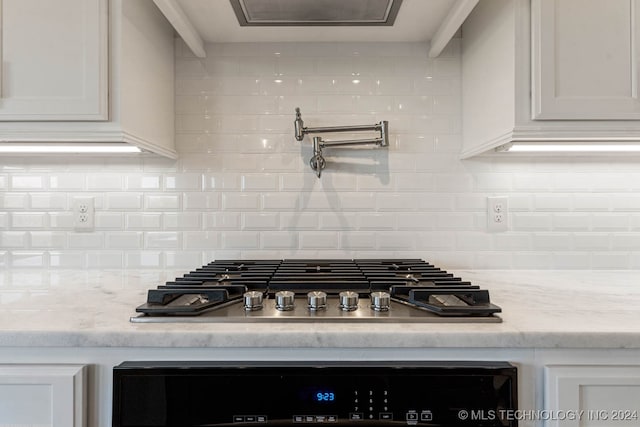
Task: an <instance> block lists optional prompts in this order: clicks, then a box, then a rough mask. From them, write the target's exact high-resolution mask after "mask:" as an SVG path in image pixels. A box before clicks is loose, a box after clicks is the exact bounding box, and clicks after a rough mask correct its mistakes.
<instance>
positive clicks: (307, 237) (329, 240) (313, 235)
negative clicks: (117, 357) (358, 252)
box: [300, 231, 340, 250]
mask: <svg viewBox="0 0 640 427" xmlns="http://www.w3.org/2000/svg"><path fill="white" fill-rule="evenodd" d="M339 247H340V234H339V233H338V232H335V231H322V232H320V231H303V232H301V233H300V249H303V250H309V249H311V250H313V249H318V250H325V249H338V248H339Z"/></svg>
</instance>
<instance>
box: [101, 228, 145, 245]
mask: <svg viewBox="0 0 640 427" xmlns="http://www.w3.org/2000/svg"><path fill="white" fill-rule="evenodd" d="M142 238H143V234H142V232H141V231H122V232H110V233H105V240H106V245H105V246H106V248H107V249H141V248H142Z"/></svg>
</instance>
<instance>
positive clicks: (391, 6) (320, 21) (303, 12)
mask: <svg viewBox="0 0 640 427" xmlns="http://www.w3.org/2000/svg"><path fill="white" fill-rule="evenodd" d="M230 1H231V6H233V10H234V12H235V14H236V17H237V18H238V22H239V23H240V25H241V26H243V27H246V26H309V25H331V26H333V25H346V26H379V25H393V23H394V21H395V19H396V15H397V14H398V9H400V5H401V4H402V0H269V1H265V0H230Z"/></svg>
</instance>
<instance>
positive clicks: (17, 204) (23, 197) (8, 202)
mask: <svg viewBox="0 0 640 427" xmlns="http://www.w3.org/2000/svg"><path fill="white" fill-rule="evenodd" d="M0 209H2V210H13V209H22V210H26V209H29V196H28V195H27V194H26V193H4V194H0Z"/></svg>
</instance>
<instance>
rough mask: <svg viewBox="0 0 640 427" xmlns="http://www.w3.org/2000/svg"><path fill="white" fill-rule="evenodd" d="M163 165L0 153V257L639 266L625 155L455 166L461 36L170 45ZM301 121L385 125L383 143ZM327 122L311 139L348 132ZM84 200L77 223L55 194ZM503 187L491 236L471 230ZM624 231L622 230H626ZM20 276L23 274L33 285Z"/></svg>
mask: <svg viewBox="0 0 640 427" xmlns="http://www.w3.org/2000/svg"><path fill="white" fill-rule="evenodd" d="M176 47H177V48H176V98H175V101H176V102H175V103H176V110H177V114H176V118H175V119H176V144H177V151H178V152H179V153H180V155H179V159H178V160H172V159H166V158H163V157H161V156H156V155H150V154H145V155H142V156H136V157H131V158H117V159H115V158H95V159H88V158H57V159H53V158H46V157H30V158H17V157H15V158H3V159H1V160H0V250H1V252H0V265H2V266H3V267H16V268H25V269H26V268H29V269H34V268H36V269H37V268H47V267H51V268H116V269H119V268H158V269H160V268H176V269H187V268H194V267H196V266H198V265H200V264H202V263H205V262H208V261H210V260H211V259H214V258H225V257H226V258H246V259H250V258H268V257H272V258H281V257H296V258H301V257H324V258H331V257H335V258H338V257H370V258H380V257H415V258H425V259H427V260H429V261H430V262H432V263H441V264H442V267H444V268H460V269H465V268H558V269H561V268H580V269H586V268H598V269H599V268H640V256H637V255H636V252H638V251H640V234H639V233H640V195H639V194H638V191H640V183H639V182H640V179H639V178H640V167H639V166H638V164H637V159H632V158H625V159H617V158H608V159H600V158H596V157H593V158H582V159H579V158H569V157H563V158H552V157H546V158H541V157H533V156H532V157H518V158H505V157H490V156H489V157H476V158H473V159H467V160H464V161H461V160H460V159H459V153H460V149H461V143H462V132H461V117H462V115H461V110H462V106H461V94H462V93H461V92H462V85H461V81H460V78H461V55H460V51H461V43H460V39H454V40H453V41H452V42H451V43H449V45H448V46H447V48H446V49H445V51H444V52H443V54H442V55H440V56H439V57H438V58H434V59H431V58H428V57H427V50H426V49H425V46H424V44H423V43H338V44H337V43H229V44H224V43H222V44H208V45H206V46H205V47H206V50H207V52H208V55H207V58H206V59H200V58H196V57H195V56H194V55H193V54H192V53H191V52H190V50H189V49H188V48H187V47H186V45H184V43H182V42H180V41H178V42H177V43H176ZM296 107H300V108H301V109H302V115H303V119H304V120H305V126H308V127H319V126H339V125H356V124H371V123H376V122H379V121H380V120H387V121H389V129H390V146H389V147H388V148H382V149H380V148H378V149H372V148H371V147H357V148H358V149H338V148H330V149H329V148H327V149H325V152H324V155H325V158H326V160H327V167H326V169H325V170H324V171H323V173H322V177H321V178H318V177H317V176H316V175H315V173H313V171H312V170H311V169H310V167H309V163H308V162H309V158H310V157H311V154H312V148H311V138H310V137H309V136H307V137H305V139H304V140H303V141H302V142H298V141H296V140H295V138H294V135H293V120H294V118H295V112H294V109H295V108H296ZM362 135H363V134H359V133H353V134H350V133H348V134H331V135H327V136H326V137H325V139H326V140H335V139H343V138H342V137H344V139H346V138H360V137H361V136H362ZM78 196H92V197H95V202H96V214H95V228H94V230H92V231H88V232H76V230H75V228H74V225H75V224H74V214H73V212H71V207H72V202H73V200H74V199H75V198H76V197H78ZM488 196H506V197H508V200H509V214H510V223H509V230H508V231H507V232H505V233H489V232H487V230H486V204H487V197H488ZM637 234H638V235H637ZM34 286H36V285H34Z"/></svg>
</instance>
